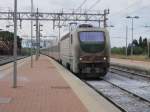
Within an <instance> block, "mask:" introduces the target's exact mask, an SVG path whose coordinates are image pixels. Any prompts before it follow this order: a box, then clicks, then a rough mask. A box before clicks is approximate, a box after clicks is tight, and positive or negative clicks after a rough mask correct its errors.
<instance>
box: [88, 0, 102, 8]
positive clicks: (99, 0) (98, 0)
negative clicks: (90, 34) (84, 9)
mask: <svg viewBox="0 0 150 112" xmlns="http://www.w3.org/2000/svg"><path fill="white" fill-rule="evenodd" d="M101 1H102V0H97V1H96V2H95V3H93V4H92V5H91V6H90V8H89V9H88V10H91V9H93V7H94V6H96V5H97V4H98V3H99V2H101Z"/></svg>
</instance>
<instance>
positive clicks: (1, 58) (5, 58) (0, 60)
mask: <svg viewBox="0 0 150 112" xmlns="http://www.w3.org/2000/svg"><path fill="white" fill-rule="evenodd" d="M26 57H27V56H18V57H17V59H18V60H19V59H23V58H26ZM12 61H13V56H9V57H8V56H0V66H1V65H5V64H7V63H10V62H12Z"/></svg>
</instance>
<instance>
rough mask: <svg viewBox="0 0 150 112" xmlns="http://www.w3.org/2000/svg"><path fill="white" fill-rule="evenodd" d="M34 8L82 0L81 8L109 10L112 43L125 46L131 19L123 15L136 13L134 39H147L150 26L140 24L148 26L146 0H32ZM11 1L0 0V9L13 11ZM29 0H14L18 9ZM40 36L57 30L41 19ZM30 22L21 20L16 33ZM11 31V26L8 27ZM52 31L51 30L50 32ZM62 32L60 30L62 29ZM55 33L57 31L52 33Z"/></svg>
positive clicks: (0, 24)
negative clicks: (20, 27) (20, 25)
mask: <svg viewBox="0 0 150 112" xmlns="http://www.w3.org/2000/svg"><path fill="white" fill-rule="evenodd" d="M33 1H34V8H35V9H36V8H37V7H38V8H39V10H40V11H42V12H54V11H59V10H62V9H64V10H71V9H77V8H78V7H79V6H80V5H81V4H82V3H83V1H86V2H85V3H84V5H83V6H82V9H91V10H104V9H108V8H109V9H110V15H109V21H108V24H109V25H114V26H115V27H114V28H109V30H110V37H111V44H112V46H123V45H125V28H126V25H128V27H129V34H128V35H129V42H130V41H131V20H128V19H126V18H125V17H126V16H128V15H129V16H139V17H140V18H139V19H138V20H134V38H139V36H143V37H148V38H150V28H149V29H148V28H147V29H146V28H144V25H150V0H33ZM13 2H14V0H0V11H8V10H13ZM30 2H31V0H18V11H30ZM6 24H8V21H5V22H4V21H0V28H1V29H6V28H5V26H6ZM42 24H43V25H44V26H43V32H42V33H43V35H52V34H55V33H56V32H57V31H53V30H52V25H51V23H50V22H42ZM29 27H30V23H29V22H25V21H24V22H23V29H22V30H19V32H18V33H19V34H20V35H30V29H29ZM9 30H11V31H13V28H11V29H9ZM53 32H55V33H53ZM62 32H63V31H62ZM56 35H57V33H56Z"/></svg>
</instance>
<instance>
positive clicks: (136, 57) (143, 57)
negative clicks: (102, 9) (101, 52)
mask: <svg viewBox="0 0 150 112" xmlns="http://www.w3.org/2000/svg"><path fill="white" fill-rule="evenodd" d="M111 57H112V58H119V59H130V60H136V61H149V62H150V58H148V56H146V55H133V56H127V57H126V56H125V55H118V54H111Z"/></svg>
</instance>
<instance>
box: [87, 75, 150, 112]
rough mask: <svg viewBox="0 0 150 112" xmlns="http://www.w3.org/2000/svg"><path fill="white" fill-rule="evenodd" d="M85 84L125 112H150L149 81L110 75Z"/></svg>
mask: <svg viewBox="0 0 150 112" xmlns="http://www.w3.org/2000/svg"><path fill="white" fill-rule="evenodd" d="M84 81H85V80H84ZM85 83H87V84H88V85H89V86H90V87H92V88H93V89H94V90H96V91H97V92H98V93H99V94H101V95H103V96H104V97H105V98H106V99H108V100H109V101H111V102H112V103H113V104H115V105H116V106H117V107H118V108H120V109H121V110H122V111H124V112H150V94H149V93H150V81H148V80H144V79H141V80H137V79H131V78H129V77H125V76H120V75H119V74H115V73H108V74H107V76H106V77H104V78H103V79H102V80H86V81H85Z"/></svg>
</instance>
